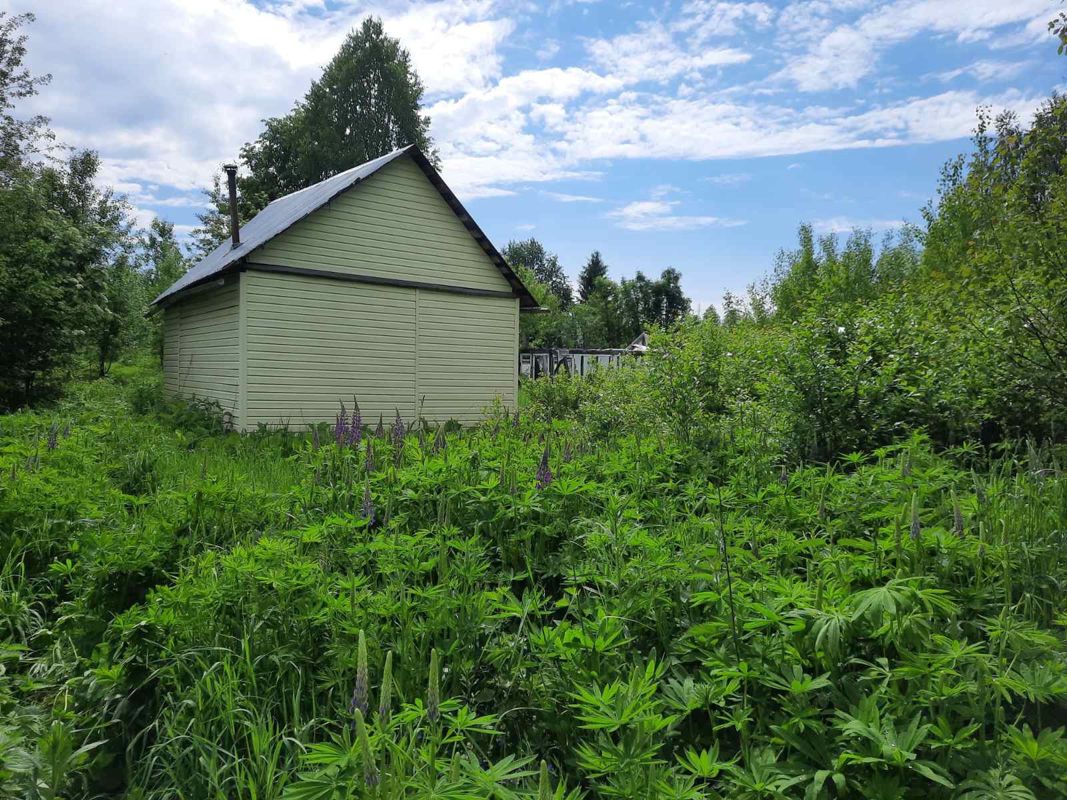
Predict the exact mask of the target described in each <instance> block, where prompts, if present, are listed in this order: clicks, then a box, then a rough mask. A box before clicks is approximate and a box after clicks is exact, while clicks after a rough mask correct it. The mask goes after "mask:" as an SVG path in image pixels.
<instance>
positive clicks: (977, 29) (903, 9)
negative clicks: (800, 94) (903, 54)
mask: <svg viewBox="0 0 1067 800" xmlns="http://www.w3.org/2000/svg"><path fill="white" fill-rule="evenodd" d="M1053 8H1054V6H1053V4H1051V3H1050V2H1049V0H1010V2H1009V0H896V1H895V2H890V3H885V4H882V5H879V6H878V7H877V8H876V9H874V10H873V11H871V12H869V13H867V14H865V15H863V16H862V17H860V18H859V19H858V20H856V21H855V22H853V23H851V24H839V25H835V24H833V23H832V22H831V19H830V17H831V14H832V12H833V10H834V9H833V7H832V6H830V5H828V4H826V3H822V4H815V3H809V4H805V8H804V12H805V13H806V14H807V16H806V17H805V22H804V25H806V26H807V29H808V31H810V32H811V33H812V34H813V35H812V38H811V44H810V47H809V49H808V50H807V52H805V53H804V54H802V55H801V56H800V57H799V58H796V59H794V60H793V61H791V63H790V64H789V65H788V66H787V67H786V68H785V69H784V70H783V71H782V72H781V73H780V75H781V77H784V78H787V79H788V80H790V81H792V82H793V83H795V84H796V86H797V87H798V88H800V89H801V90H803V91H824V90H828V89H842V88H851V87H855V86H856V85H857V84H858V83H859V81H860V80H862V79H864V78H867V77H868V76H870V75H871V74H872V73H873V72H874V70H875V68H876V66H877V63H878V59H879V57H880V55H881V54H882V52H884V51H885V50H886V49H888V48H890V47H892V46H893V45H896V44H899V43H901V42H904V41H907V40H909V39H912V38H914V37H916V36H918V35H920V34H934V35H943V36H950V37H954V38H955V39H956V40H957V41H960V42H973V41H977V40H980V39H982V38H984V37H986V36H988V35H990V34H991V33H992V32H993V31H994V30H997V29H999V28H1001V27H1003V26H1007V25H1013V24H1014V25H1023V26H1025V27H1026V28H1027V30H1029V29H1030V28H1032V27H1033V26H1034V25H1035V24H1036V23H1037V21H1038V20H1040V19H1047V17H1048V15H1049V14H1050V12H1051V10H1052V9H1053ZM820 12H821V13H820ZM787 17H788V11H787V12H786V13H783V15H782V18H783V19H786V18H787Z"/></svg>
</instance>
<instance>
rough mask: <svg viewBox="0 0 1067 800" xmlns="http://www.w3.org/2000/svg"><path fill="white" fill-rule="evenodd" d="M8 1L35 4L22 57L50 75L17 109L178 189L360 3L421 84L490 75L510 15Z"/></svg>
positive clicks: (202, 181) (112, 166)
mask: <svg viewBox="0 0 1067 800" xmlns="http://www.w3.org/2000/svg"><path fill="white" fill-rule="evenodd" d="M10 5H11V7H12V8H13V9H14V10H15V11H21V10H32V11H34V12H35V13H36V15H37V20H36V22H35V23H34V24H33V25H32V26H31V27H30V28H29V31H28V32H29V34H30V46H29V50H28V63H29V64H30V66H31V68H32V69H33V71H34V72H36V73H38V74H43V73H46V72H50V73H52V75H53V80H52V83H51V84H50V85H49V86H48V87H47V88H46V89H45V91H43V92H41V94H40V96H39V97H37V98H34V100H33V101H31V102H30V103H29V104H28V108H29V109H30V110H32V111H35V112H39V113H44V114H46V115H48V116H50V117H51V118H52V119H53V125H54V127H55V129H56V130H57V133H59V135H60V137H61V140H62V141H64V142H66V143H69V144H71V145H74V146H77V147H92V148H95V149H98V150H99V151H100V152H101V154H102V156H103V165H102V170H101V177H102V179H104V180H106V181H109V182H112V183H116V182H122V183H126V184H133V183H136V184H147V183H157V184H162V185H166V186H170V187H173V188H177V189H180V190H191V189H195V188H198V187H203V186H205V185H207V184H208V183H209V182H210V179H211V175H212V173H213V172H214V171H215V170H216V169H217V168H218V165H219V164H220V163H222V162H223V161H224V160H227V159H231V158H233V157H235V156H236V154H237V151H238V148H239V147H240V145H241V144H242V143H243V142H245V141H248V140H250V139H253V138H254V137H255V136H256V135H257V134H258V132H259V130H260V127H261V123H260V120H262V119H263V118H264V117H268V116H275V115H278V114H282V113H285V112H286V111H288V110H289V108H291V107H292V104H293V102H294V101H295V100H296V99H297V98H298V97H300V96H302V95H303V93H304V92H305V91H306V90H307V88H308V86H309V84H310V82H311V81H312V80H313V79H314V78H315V77H316V76H317V75H318V73H319V71H320V69H321V67H322V66H323V65H324V64H325V62H326V61H328V60H329V58H330V57H331V56H332V55H333V53H335V52H336V50H337V48H338V46H339V45H340V43H341V41H342V40H343V38H344V36H345V34H346V33H347V32H348V30H350V29H351V28H352V27H354V26H355V25H357V24H358V23H359V21H360V20H361V19H362V18H363V17H364V16H366V15H367V14H370V13H374V14H378V15H380V16H382V17H383V20H384V24H385V27H386V29H387V31H388V32H390V33H391V34H393V35H396V36H400V37H401V39H402V41H403V44H404V45H405V46H406V47H407V48H408V49H409V50H410V51H411V54H412V60H413V61H414V63H415V65H416V67H417V68H418V70H419V73H420V75H421V77H422V79H423V81H424V83H425V84H426V87H427V92H428V93H429V94H430V95H431V96H434V95H446V94H453V93H460V92H467V91H474V90H478V89H481V88H484V87H486V86H488V85H491V84H493V83H495V82H496V81H497V80H498V78H499V76H500V73H501V56H500V54H499V50H498V45H499V44H500V43H501V42H502V41H503V40H504V39H505V38H506V37H507V36H508V34H509V33H510V32H511V31H512V30H513V27H514V22H513V21H511V20H509V19H506V18H502V17H495V16H493V15H494V14H495V8H494V5H493V3H492V2H490V0H443V2H439V3H432V4H416V3H401V2H397V1H396V0H377V1H376V2H371V3H369V4H360V5H358V6H356V5H351V4H348V3H343V4H341V5H339V6H336V7H333V6H331V7H329V8H325V7H324V6H323V5H322V4H321V3H319V2H317V1H316V2H304V0H282V1H281V2H277V3H274V4H272V5H270V6H269V7H266V8H261V7H258V6H256V5H254V4H253V3H251V2H247V1H246V0H156V2H155V3H154V5H153V7H152V9H151V10H148V9H146V8H145V6H144V5H143V4H142V3H140V2H136V3H121V2H115V1H114V0H65V2H63V3H50V4H49V3H46V4H43V5H42V4H40V3H34V2H31V0H14V2H13V3H11V4H10Z"/></svg>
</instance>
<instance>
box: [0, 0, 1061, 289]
mask: <svg viewBox="0 0 1067 800" xmlns="http://www.w3.org/2000/svg"><path fill="white" fill-rule="evenodd" d="M1062 7H1063V6H1061V5H1060V4H1059V3H1058V2H1052V1H1051V0H1010V2H1009V0H923V1H920V0H884V1H883V2H875V1H874V0H795V2H770V0H767V1H766V2H761V1H759V0H756V1H753V2H747V1H746V2H720V0H674V1H673V2H656V3H637V2H624V3H617V2H609V1H608V0H599V1H598V0H554V1H553V2H548V3H534V2H527V1H526V0H440V1H439V2H419V1H417V0H403V1H402V0H379V1H378V2H370V3H368V2H348V1H347V0H340V1H335V0H271V1H270V2H267V1H266V0H260V1H259V2H255V3H253V2H249V1H248V0H154V1H152V2H149V0H137V1H136V2H133V1H132V0H131V1H130V2H122V1H121V0H62V2H60V0H50V2H45V3H43V4H42V3H40V2H38V1H37V0H34V2H33V3H29V2H25V0H0V8H8V9H10V10H15V11H21V10H33V11H34V12H35V13H36V14H37V17H38V19H37V22H36V23H35V24H34V25H33V26H32V28H31V29H30V36H31V38H30V43H29V48H30V51H29V62H30V65H31V67H32V68H33V69H34V70H35V71H37V72H39V73H44V72H49V73H52V75H53V80H52V84H51V85H50V86H48V87H46V88H45V89H44V90H43V91H42V94H41V96H40V97H39V98H36V99H35V100H34V101H33V102H32V110H34V111H38V112H41V113H45V114H47V115H48V116H50V117H51V118H52V120H53V127H54V128H55V129H56V131H57V132H58V134H59V136H60V139H61V140H62V141H63V142H65V143H66V144H69V145H72V146H75V147H92V148H94V149H96V150H98V151H99V152H100V154H101V156H102V158H103V178H104V180H106V181H107V182H109V183H110V184H112V185H115V186H117V187H118V188H119V189H120V190H121V191H123V192H125V193H127V194H128V195H129V197H130V200H131V202H132V203H133V205H134V206H135V208H136V209H137V212H136V213H137V216H138V219H139V220H140V221H142V222H146V221H148V220H150V219H151V217H152V215H154V214H156V215H159V216H162V217H164V218H166V219H168V220H171V221H172V222H174V223H176V225H177V226H178V229H179V231H181V232H182V233H187V232H188V230H189V229H190V228H191V226H192V225H193V224H194V223H195V214H196V212H197V210H199V208H200V207H202V204H203V195H202V194H201V193H200V192H199V189H200V188H201V187H203V186H206V185H208V184H209V183H210V180H211V176H212V174H213V172H214V171H215V170H217V169H218V166H219V165H220V164H221V163H222V162H223V161H225V160H228V159H231V158H233V157H234V156H235V155H236V153H237V150H238V148H239V147H240V145H241V144H242V143H243V142H245V141H247V140H249V139H252V138H254V137H255V136H256V134H257V133H258V131H259V128H260V123H259V121H260V120H261V119H262V118H263V117H267V116H274V115H278V114H282V113H285V112H286V111H287V110H288V109H289V108H290V107H291V105H292V103H293V101H294V100H296V99H297V98H298V97H299V96H301V95H302V94H303V93H304V91H305V90H306V88H307V86H308V84H309V83H310V81H311V80H312V79H313V78H314V77H316V75H317V74H318V72H319V70H320V69H321V67H322V65H323V64H325V63H326V62H327V61H328V60H329V59H330V57H331V56H332V55H333V53H334V52H335V51H336V49H337V47H338V45H339V44H340V42H341V40H342V38H343V37H344V35H345V33H346V32H347V31H348V30H349V29H350V28H351V27H353V26H354V25H357V24H358V22H359V20H360V19H361V18H362V17H364V16H365V15H367V14H375V15H378V16H380V17H382V18H383V20H384V22H385V26H386V28H387V30H388V31H389V32H390V33H391V34H392V35H394V36H397V37H398V38H400V40H401V41H402V43H403V44H404V45H405V46H406V47H407V48H408V49H409V50H410V52H411V55H412V58H413V60H414V62H415V65H416V67H417V68H418V70H419V72H420V74H421V76H422V78H423V81H424V83H425V84H426V88H427V93H426V97H425V101H426V103H425V104H426V108H427V111H428V113H429V114H430V116H431V118H432V134H433V136H434V137H435V139H436V141H437V143H438V147H439V150H440V153H441V157H442V161H443V165H444V176H445V179H446V180H447V181H448V182H449V183H450V185H452V187H453V188H454V189H455V190H456V192H457V194H458V195H459V196H460V198H461V199H462V200H463V201H464V202H465V203H466V205H467V206H468V208H469V210H470V211H471V213H472V214H473V215H474V216H475V217H476V218H477V219H478V221H479V222H480V223H481V225H482V227H483V228H484V229H485V230H486V232H487V233H488V234H489V236H490V238H492V239H493V240H494V241H495V242H496V243H497V244H498V245H499V246H501V247H502V246H503V245H504V244H506V243H507V241H508V240H509V239H513V238H524V237H526V236H536V237H537V238H539V239H541V240H542V241H543V242H544V243H545V245H546V247H548V248H549V249H550V250H553V251H555V252H557V253H558V254H559V255H560V258H561V260H562V262H563V264H564V266H565V267H566V268H567V269H568V271H569V272H570V273H571V275H572V276H574V275H576V274H577V271H578V269H579V268H580V266H581V264H582V263H583V262H584V260H585V258H586V257H587V256H588V254H589V252H590V251H591V250H593V249H599V250H600V251H601V252H602V253H603V254H604V256H605V259H606V260H607V262H608V264H609V266H610V268H611V272H612V274H613V275H614V276H615V277H620V276H624V275H631V274H633V272H634V271H636V270H638V269H640V270H643V271H645V272H646V274H657V273H658V272H659V271H660V270H661V269H663V268H664V267H667V266H673V267H676V268H678V269H680V270H681V271H682V273H683V276H684V279H683V285H684V286H685V288H686V290H687V292H688V293H689V295H690V296H691V297H692V298H693V300H694V302H695V303H696V304H697V305H698V306H700V307H706V306H707V305H708V304H709V303H718V302H719V300H720V298H721V296H722V293H723V292H724V291H725V290H730V291H735V292H737V291H743V289H744V287H745V286H746V285H747V284H748V283H750V282H751V281H753V280H756V279H758V278H759V277H760V276H761V275H762V274H764V273H765V272H766V271H767V270H768V269H769V268H770V267H771V266H772V264H773V259H774V255H775V253H776V252H777V251H778V249H779V248H782V247H789V246H791V245H792V243H793V241H794V239H795V230H796V227H797V225H798V223H800V222H801V221H808V222H811V223H812V224H813V225H815V227H816V229H818V230H820V231H824V232H829V231H838V232H842V233H845V232H847V231H848V230H849V229H851V228H852V227H856V226H858V227H863V228H869V229H871V230H872V231H874V232H875V234H876V235H880V234H881V233H882V232H883V231H886V230H889V229H891V228H892V227H894V226H896V225H899V223H900V222H901V221H902V220H909V221H918V220H919V209H920V208H921V206H922V205H923V204H924V203H925V202H926V201H927V200H928V199H929V198H930V197H931V196H932V194H933V193H934V191H935V188H936V184H937V176H938V171H939V169H940V166H941V165H942V164H943V163H944V162H945V161H946V160H947V159H948V158H950V157H952V156H953V155H954V154H956V153H959V152H961V151H963V150H965V149H966V148H967V147H968V141H967V139H968V136H969V134H970V131H971V130H972V128H973V126H974V121H975V116H974V112H975V108H976V107H977V106H978V105H981V104H988V105H991V106H993V107H994V108H995V109H998V110H1000V109H1012V110H1015V111H1016V112H1017V113H1019V114H1020V115H1022V116H1024V117H1026V116H1029V114H1030V113H1031V112H1032V110H1033V109H1034V108H1035V107H1036V106H1037V105H1038V104H1039V103H1040V102H1041V100H1042V99H1043V98H1045V97H1047V96H1048V95H1049V94H1050V93H1051V92H1052V91H1053V90H1054V89H1056V88H1057V87H1062V86H1064V85H1065V83H1064V82H1065V75H1067V59H1064V58H1061V57H1057V56H1056V49H1055V44H1054V42H1053V40H1052V39H1051V37H1050V35H1049V34H1048V32H1047V29H1046V27H1047V23H1048V20H1049V19H1051V18H1052V17H1053V16H1054V15H1055V14H1056V13H1057V12H1058V10H1059V9H1060V8H1062Z"/></svg>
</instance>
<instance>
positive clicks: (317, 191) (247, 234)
mask: <svg viewBox="0 0 1067 800" xmlns="http://www.w3.org/2000/svg"><path fill="white" fill-rule="evenodd" d="M404 155H410V156H411V158H412V160H414V161H415V163H416V164H418V165H419V167H420V168H421V169H422V171H423V172H424V173H425V174H426V177H427V178H429V180H430V182H431V183H432V184H433V185H434V187H435V188H436V189H437V191H438V192H440V194H441V196H442V197H443V198H444V200H445V202H446V203H448V205H449V207H450V208H451V209H452V211H453V212H454V213H455V214H456V216H457V217H459V219H460V221H461V222H462V223H463V224H464V225H465V226H466V228H467V230H469V231H470V232H471V235H472V236H474V238H475V240H476V241H477V242H478V244H479V245H481V247H482V249H483V250H484V251H485V253H486V255H488V256H489V258H490V260H491V261H492V262H493V263H494V264H495V265H496V267H497V269H499V270H500V272H501V273H502V274H503V276H504V277H505V278H506V279H507V281H508V283H510V284H511V288H512V290H513V291H514V292H515V295H516V296H517V297H518V298H519V305H520V306H521V307H523V308H536V307H537V306H538V303H537V301H536V300H535V299H534V298H533V295H531V294H530V290H529V289H527V288H526V286H524V285H523V283H522V281H521V280H520V279H519V277H518V275H516V274H515V272H514V271H513V270H512V269H511V267H510V266H508V264H507V262H506V261H504V258H503V256H501V255H500V253H499V252H498V251H497V249H496V248H495V247H494V246H493V244H492V242H490V241H489V239H488V238H487V237H486V235H485V234H484V233H482V230H481V228H479V227H478V225H477V223H475V222H474V220H473V219H472V218H471V216H470V214H468V213H467V211H466V209H464V208H463V205H462V204H461V203H460V202H459V199H458V198H457V197H456V196H455V194H453V192H452V190H451V189H449V188H448V186H447V185H446V184H445V182H444V180H443V179H442V178H441V176H440V175H439V174H438V172H437V170H436V169H434V166H433V164H431V163H430V162H429V160H428V159H427V158H426V156H424V155H423V154H422V152H421V151H420V150H419V148H418V147H416V146H415V145H408V146H407V147H401V148H400V149H399V150H394V151H393V152H391V153H388V154H386V155H384V156H381V157H380V158H376V159H374V160H373V161H368V162H367V163H365V164H360V165H359V166H358V167H353V168H352V169H350V170H346V171H344V172H339V173H338V174H336V175H334V176H333V177H332V178H327V179H326V180H324V181H321V182H319V183H316V184H314V185H313V186H308V187H307V188H305V189H300V190H299V191H296V192H293V193H292V194H287V195H285V196H284V197H279V198H278V199H277V200H274V201H272V202H271V203H270V204H269V205H268V206H267V207H266V208H264V209H263V210H262V211H260V212H259V213H258V214H256V216H254V217H253V218H252V219H250V220H249V221H248V222H246V223H245V224H244V225H242V226H241V236H240V239H241V243H240V244H239V245H238V246H237V247H234V246H233V243H232V241H231V240H230V239H229V238H227V239H226V241H224V242H223V243H222V244H220V245H219V246H218V247H216V248H215V249H214V250H212V251H211V252H210V253H209V254H208V255H207V256H205V257H204V258H203V259H202V260H201V261H200V262H199V263H198V264H197V265H196V266H194V267H192V268H191V269H190V270H189V271H188V272H186V273H185V274H184V275H183V276H182V277H181V278H179V279H178V280H177V281H175V282H174V284H173V285H171V287H170V288H168V289H167V290H166V291H165V292H163V293H162V294H160V295H159V297H157V298H156V299H155V300H153V301H152V304H153V305H155V304H156V303H159V302H161V301H163V300H165V299H167V298H168V297H171V296H172V295H174V294H177V293H178V292H180V291H182V290H183V289H188V288H189V287H191V286H195V285H197V284H200V283H203V282H204V281H207V280H209V279H210V278H213V277H215V276H217V275H219V274H221V273H223V272H225V271H226V270H228V269H230V268H231V267H234V266H235V265H237V264H238V263H240V262H241V261H243V260H244V259H245V258H246V257H248V256H249V255H250V254H251V253H252V251H253V250H255V249H256V248H258V247H261V246H263V245H264V244H266V243H267V242H269V241H270V240H271V239H273V238H274V237H275V236H278V235H279V234H281V233H284V232H285V231H286V230H288V229H289V228H291V227H292V226H293V225H294V224H296V223H297V222H299V221H300V220H302V219H304V217H307V216H308V215H310V214H313V213H314V212H315V211H318V210H319V209H320V208H322V207H323V206H324V205H326V204H327V203H328V202H330V201H331V200H332V199H334V198H335V197H337V196H338V195H339V194H341V193H342V192H344V191H346V190H348V189H350V188H352V187H353V186H355V185H356V184H358V183H359V182H360V181H363V180H366V179H367V178H369V177H371V176H372V175H374V173H376V172H377V171H378V170H380V169H381V168H382V167H384V166H386V165H387V164H389V163H391V162H392V161H395V160H396V159H398V158H400V157H401V156H404Z"/></svg>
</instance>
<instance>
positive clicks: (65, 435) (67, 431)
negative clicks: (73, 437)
mask: <svg viewBox="0 0 1067 800" xmlns="http://www.w3.org/2000/svg"><path fill="white" fill-rule="evenodd" d="M70 426H71V422H70V420H69V419H68V420H67V424H66V425H65V426H64V427H63V438H64V439H66V438H68V437H69V436H70Z"/></svg>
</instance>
